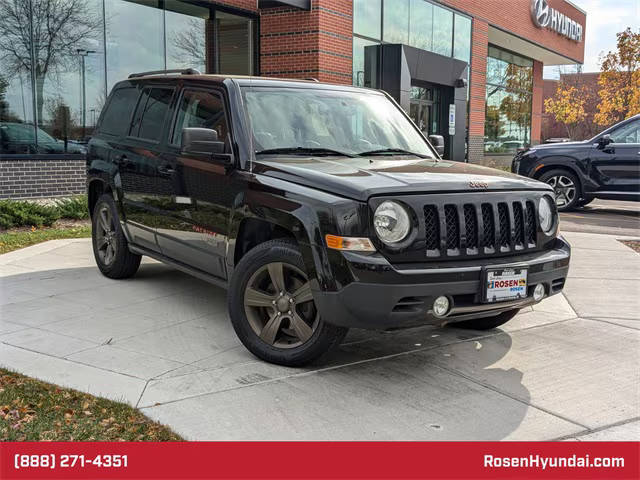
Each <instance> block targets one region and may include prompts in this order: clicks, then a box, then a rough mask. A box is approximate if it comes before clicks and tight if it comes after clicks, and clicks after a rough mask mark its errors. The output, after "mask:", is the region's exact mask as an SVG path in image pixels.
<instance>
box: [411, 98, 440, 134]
mask: <svg viewBox="0 0 640 480" xmlns="http://www.w3.org/2000/svg"><path fill="white" fill-rule="evenodd" d="M409 116H410V117H411V119H412V120H413V121H414V123H415V124H416V125H417V126H418V128H420V130H421V131H422V132H423V133H424V134H425V135H427V136H428V135H441V133H439V132H440V90H439V89H437V88H435V87H429V88H422V87H412V88H411V103H410V111H409Z"/></svg>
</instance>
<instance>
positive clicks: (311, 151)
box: [256, 147, 355, 158]
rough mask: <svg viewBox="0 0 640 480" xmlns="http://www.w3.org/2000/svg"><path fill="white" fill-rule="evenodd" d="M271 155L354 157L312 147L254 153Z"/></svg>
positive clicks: (271, 149)
mask: <svg viewBox="0 0 640 480" xmlns="http://www.w3.org/2000/svg"><path fill="white" fill-rule="evenodd" d="M271 154H283V155H287V154H294V155H339V156H341V157H350V158H353V157H355V155H352V154H351V153H346V152H340V151H339V150H332V149H330V148H320V147H317V148H314V147H281V148H268V149H266V150H260V151H259V152H256V155H271Z"/></svg>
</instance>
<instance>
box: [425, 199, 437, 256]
mask: <svg viewBox="0 0 640 480" xmlns="http://www.w3.org/2000/svg"><path fill="white" fill-rule="evenodd" d="M424 224H425V227H426V236H425V243H426V246H427V250H438V249H439V248H440V245H439V244H440V219H439V218H438V209H437V208H436V207H435V206H434V205H427V206H425V207H424Z"/></svg>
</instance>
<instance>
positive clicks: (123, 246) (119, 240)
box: [91, 195, 141, 278]
mask: <svg viewBox="0 0 640 480" xmlns="http://www.w3.org/2000/svg"><path fill="white" fill-rule="evenodd" d="M91 223H92V225H91V226H92V228H91V238H92V241H93V255H94V257H95V259H96V264H97V265H98V268H99V269H100V271H101V272H102V274H103V275H105V276H106V277H109V278H128V277H131V276H133V275H134V274H135V273H136V272H137V271H138V267H139V266H140V259H141V257H140V255H136V254H133V253H131V252H130V251H129V245H128V242H127V239H126V238H125V236H124V232H123V231H122V226H121V225H120V220H119V219H118V210H117V209H116V204H115V202H114V201H113V197H112V196H111V195H102V196H101V197H100V198H99V199H98V201H97V202H96V206H95V208H94V209H93V216H92V218H91Z"/></svg>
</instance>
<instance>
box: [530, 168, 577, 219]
mask: <svg viewBox="0 0 640 480" xmlns="http://www.w3.org/2000/svg"><path fill="white" fill-rule="evenodd" d="M540 181H541V182H544V183H548V184H549V185H551V186H552V187H553V190H554V192H555V195H556V206H557V207H558V211H559V212H566V211H568V210H573V209H574V208H576V207H577V206H578V205H579V203H578V202H579V201H580V196H581V195H582V192H581V189H580V181H579V180H578V178H577V177H576V176H575V175H574V174H573V173H571V172H569V171H568V170H560V169H558V170H550V171H548V172H545V173H544V174H542V176H541V177H540Z"/></svg>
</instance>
